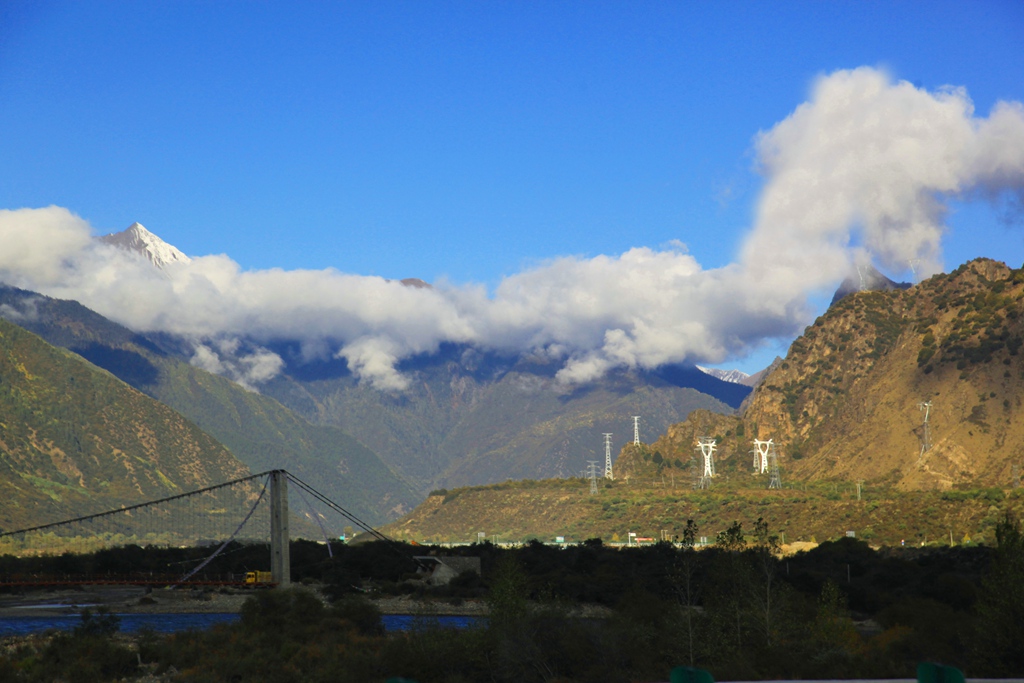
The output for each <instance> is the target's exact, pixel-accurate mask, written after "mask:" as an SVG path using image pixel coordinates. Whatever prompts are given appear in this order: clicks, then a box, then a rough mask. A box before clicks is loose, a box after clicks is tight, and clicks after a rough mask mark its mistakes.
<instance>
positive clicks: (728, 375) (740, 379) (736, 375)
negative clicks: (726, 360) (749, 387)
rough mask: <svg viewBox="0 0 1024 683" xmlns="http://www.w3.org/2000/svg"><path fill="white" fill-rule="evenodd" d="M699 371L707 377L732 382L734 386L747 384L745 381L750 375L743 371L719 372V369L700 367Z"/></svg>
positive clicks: (698, 367)
mask: <svg viewBox="0 0 1024 683" xmlns="http://www.w3.org/2000/svg"><path fill="white" fill-rule="evenodd" d="M697 369H698V370H700V371H701V372H703V373H704V374H706V375H711V376H712V377H717V378H718V379H720V380H722V381H723V382H732V383H734V384H746V382H745V381H744V380H746V379H748V378H749V377H750V375H748V374H747V373H745V372H743V371H741V370H719V369H718V368H705V367H701V366H700V365H698V366H697Z"/></svg>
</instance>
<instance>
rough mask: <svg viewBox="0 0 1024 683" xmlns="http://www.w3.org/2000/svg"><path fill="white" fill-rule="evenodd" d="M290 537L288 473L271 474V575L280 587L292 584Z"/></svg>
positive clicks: (278, 471)
mask: <svg viewBox="0 0 1024 683" xmlns="http://www.w3.org/2000/svg"><path fill="white" fill-rule="evenodd" d="M289 540H290V539H289V535H288V473H287V472H285V471H284V470H274V471H273V472H271V473H270V573H271V574H272V575H273V580H274V582H275V583H277V585H278V586H288V585H289V584H291V582H292V561H291V556H290V555H289V552H288V550H289Z"/></svg>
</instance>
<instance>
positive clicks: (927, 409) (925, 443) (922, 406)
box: [917, 401, 932, 461]
mask: <svg viewBox="0 0 1024 683" xmlns="http://www.w3.org/2000/svg"><path fill="white" fill-rule="evenodd" d="M917 409H918V410H923V411H924V438H923V439H922V440H921V453H920V454H919V455H918V456H917V459H918V461H920V460H921V458H923V457H924V453H925V451H927V450H928V449H929V448H931V447H932V440H931V434H929V432H928V415H929V414H930V413H931V411H932V402H931V401H921V402H920V403H918V404H917Z"/></svg>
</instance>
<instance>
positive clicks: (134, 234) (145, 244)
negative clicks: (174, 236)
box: [99, 223, 192, 269]
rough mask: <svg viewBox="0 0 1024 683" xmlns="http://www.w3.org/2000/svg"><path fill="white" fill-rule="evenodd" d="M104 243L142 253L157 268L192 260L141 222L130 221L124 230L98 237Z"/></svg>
mask: <svg viewBox="0 0 1024 683" xmlns="http://www.w3.org/2000/svg"><path fill="white" fill-rule="evenodd" d="M99 239H100V241H101V242H103V243H105V244H112V245H114V246H115V247H121V248H122V249H127V250H128V251H134V252H136V253H138V254H142V255H143V256H145V257H146V258H147V259H149V261H150V262H151V263H152V264H153V265H154V266H156V267H157V268H161V269H163V268H164V267H166V266H167V265H169V264H172V263H189V262H191V261H192V259H190V258H189V257H188V256H186V255H185V254H183V253H182V252H181V251H180V250H179V249H178V248H176V247H173V246H171V245H170V244H167V242H164V241H163V240H162V239H160V238H159V237H157V236H156V235H154V234H153V233H151V232H150V231H149V230H146V228H145V227H143V225H142V224H141V223H132V224H131V225H130V226H128V228H127V229H126V230H122V231H121V232H115V233H111V234H110V235H104V236H102V237H100V238H99Z"/></svg>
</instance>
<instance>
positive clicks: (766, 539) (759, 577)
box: [751, 517, 779, 647]
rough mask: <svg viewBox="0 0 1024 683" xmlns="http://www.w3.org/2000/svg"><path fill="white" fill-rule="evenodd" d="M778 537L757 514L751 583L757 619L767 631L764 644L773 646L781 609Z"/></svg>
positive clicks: (762, 629) (764, 631)
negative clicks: (778, 580) (753, 567)
mask: <svg viewBox="0 0 1024 683" xmlns="http://www.w3.org/2000/svg"><path fill="white" fill-rule="evenodd" d="M778 554H779V537H778V536H776V535H774V534H772V533H770V532H769V530H768V522H766V521H764V518H762V517H758V518H757V521H756V522H754V565H755V567H756V574H755V576H756V580H755V581H753V582H752V583H751V589H752V590H751V592H752V594H753V597H754V603H755V604H756V605H757V622H758V626H759V627H760V629H761V633H762V634H763V635H764V641H765V645H767V646H768V647H771V645H772V632H773V630H774V629H775V627H776V625H775V617H776V612H777V611H778V605H777V603H778V592H779V586H778V584H777V582H776V581H775V577H776V574H777V572H778Z"/></svg>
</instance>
